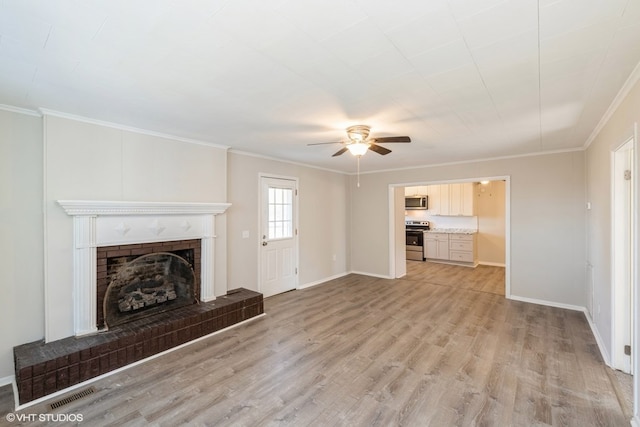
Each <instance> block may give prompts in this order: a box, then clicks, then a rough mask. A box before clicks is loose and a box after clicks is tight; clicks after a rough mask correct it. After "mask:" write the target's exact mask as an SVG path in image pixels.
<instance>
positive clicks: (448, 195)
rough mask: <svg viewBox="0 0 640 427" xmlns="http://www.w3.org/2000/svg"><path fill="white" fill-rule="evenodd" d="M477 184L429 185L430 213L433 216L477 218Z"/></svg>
mask: <svg viewBox="0 0 640 427" xmlns="http://www.w3.org/2000/svg"><path fill="white" fill-rule="evenodd" d="M475 185H476V184H475V183H473V182H464V183H455V184H441V185H429V186H428V187H427V193H426V194H427V195H428V196H429V212H430V213H431V214H432V215H448V216H475V215H476V209H475V197H474V194H475Z"/></svg>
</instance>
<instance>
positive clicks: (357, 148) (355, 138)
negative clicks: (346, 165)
mask: <svg viewBox="0 0 640 427" xmlns="http://www.w3.org/2000/svg"><path fill="white" fill-rule="evenodd" d="M370 130H371V128H370V127H369V126H366V125H355V126H349V127H348V128H347V136H348V137H349V139H348V140H347V141H336V142H317V143H314V144H307V145H323V144H343V147H342V148H341V149H340V150H338V151H337V152H336V153H334V154H333V156H332V157H336V156H340V155H342V154H343V153H345V152H346V151H349V152H350V153H351V154H353V155H354V156H356V157H360V156H362V155H364V154H365V153H366V152H367V150H371V151H373V152H376V153H378V154H381V155H383V156H384V155H386V154H389V153H390V152H391V150H389V149H388V148H385V147H382V146H380V145H378V143H384V144H389V143H395V142H411V138H409V137H408V136H386V137H382V138H369V131H370Z"/></svg>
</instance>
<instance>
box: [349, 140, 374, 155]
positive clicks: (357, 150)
mask: <svg viewBox="0 0 640 427" xmlns="http://www.w3.org/2000/svg"><path fill="white" fill-rule="evenodd" d="M347 149H348V150H349V152H350V153H351V154H353V155H354V156H356V157H360V156H362V155H363V154H364V153H366V152H367V150H368V149H369V144H367V143H365V142H354V143H353V144H349V145H347Z"/></svg>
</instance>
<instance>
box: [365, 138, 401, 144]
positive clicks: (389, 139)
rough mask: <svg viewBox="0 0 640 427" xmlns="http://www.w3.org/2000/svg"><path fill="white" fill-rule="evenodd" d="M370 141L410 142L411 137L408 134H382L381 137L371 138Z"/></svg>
mask: <svg viewBox="0 0 640 427" xmlns="http://www.w3.org/2000/svg"><path fill="white" fill-rule="evenodd" d="M371 142H383V143H386V144H388V143H390V142H411V138H409V137H408V136H383V137H382V138H372V139H371Z"/></svg>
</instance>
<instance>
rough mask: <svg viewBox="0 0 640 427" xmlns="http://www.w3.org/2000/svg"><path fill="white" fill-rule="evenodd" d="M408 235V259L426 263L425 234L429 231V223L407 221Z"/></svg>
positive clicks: (406, 230) (406, 229)
mask: <svg viewBox="0 0 640 427" xmlns="http://www.w3.org/2000/svg"><path fill="white" fill-rule="evenodd" d="M404 225H405V233H406V235H407V259H408V260H413V261H424V259H425V258H424V232H425V230H428V229H429V221H405V223H404Z"/></svg>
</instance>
